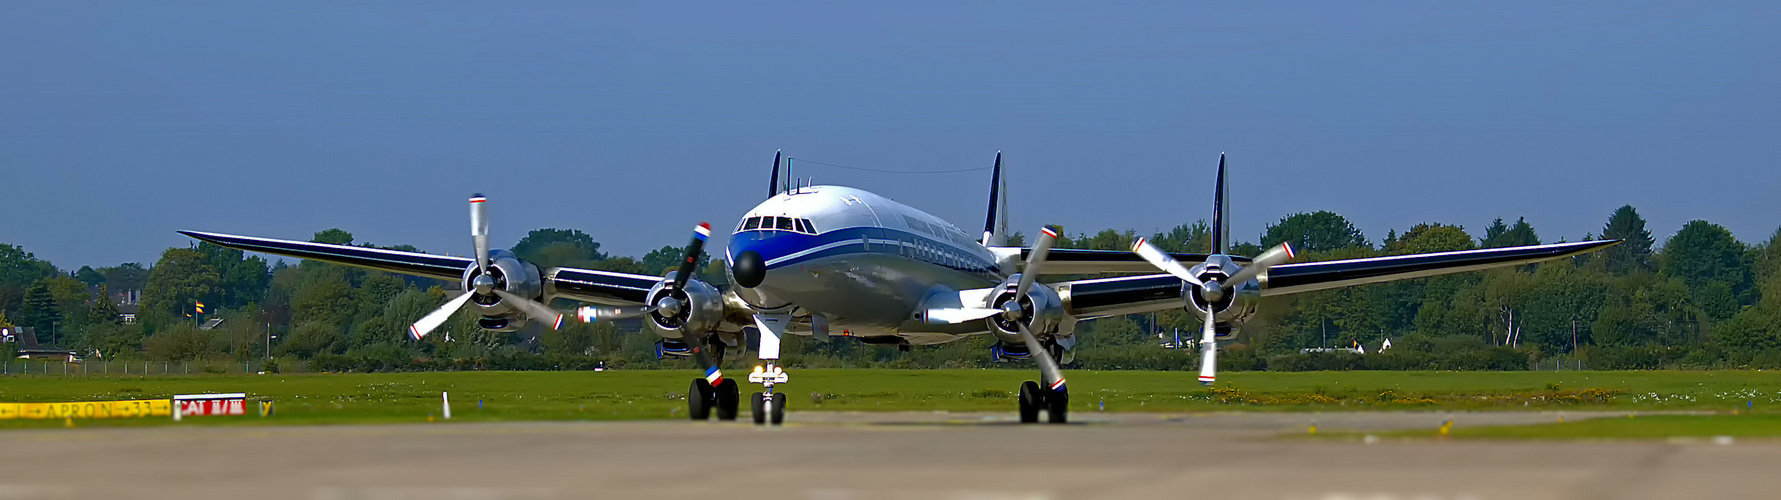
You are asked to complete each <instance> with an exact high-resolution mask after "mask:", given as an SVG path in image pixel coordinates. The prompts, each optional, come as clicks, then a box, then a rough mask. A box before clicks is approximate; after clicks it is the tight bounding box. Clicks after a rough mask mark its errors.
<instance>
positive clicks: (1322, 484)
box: [0, 412, 1781, 500]
mask: <svg viewBox="0 0 1781 500" xmlns="http://www.w3.org/2000/svg"><path fill="white" fill-rule="evenodd" d="M1621 415H1624V414H1609V415H1587V414H1579V413H1570V414H1567V417H1568V418H1571V419H1576V418H1584V417H1589V416H1621ZM1450 417H1451V418H1453V419H1454V424H1455V426H1457V427H1463V426H1473V425H1497V424H1519V423H1535V422H1550V421H1554V420H1556V419H1557V417H1558V414H1555V413H1459V414H1451V413H1324V414H1308V413H1240V414H1239V413H1228V414H1190V415H1157V414H1083V415H1075V416H1074V418H1075V420H1077V422H1076V423H1073V424H1071V425H1062V426H1051V425H1027V426H1022V425H1018V424H1015V423H1012V422H1011V421H1010V419H1011V416H1009V415H1001V414H995V415H974V414H946V413H821V412H803V413H799V412H794V413H792V414H791V415H790V416H788V421H791V422H792V423H790V424H788V425H787V426H785V427H782V428H756V427H754V426H752V425H748V424H738V423H716V422H712V423H694V422H685V421H652V422H586V423H580V422H560V423H499V424H443V423H441V424H416V425H388V426H335V427H326V426H320V427H259V428H239V427H236V428H216V427H161V428H146V429H53V430H48V429H46V430H24V431H5V432H0V499H13V498H154V499H161V498H166V499H173V498H179V499H186V498H250V497H251V498H266V499H319V500H334V499H340V500H347V499H355V500H356V499H367V500H385V499H389V500H394V499H528V500H529V499H557V498H694V497H701V498H726V499H727V498H772V499H812V500H844V499H960V500H1002V499H1006V500H1016V499H1019V500H1047V499H1067V498H1264V499H1329V500H1347V499H1352V500H1388V499H1418V500H1439V499H1455V500H1457V499H1499V498H1500V499H1508V498H1516V499H1543V498H1603V499H1606V498H1772V497H1775V496H1778V495H1781V473H1776V472H1775V466H1776V464H1778V463H1781V443H1775V442H1759V441H1751V442H1746V441H1739V442H1735V443H1730V444H1721V443H1714V442H1712V441H1710V440H1709V441H1700V442H1627V443H1556V442H1531V443H1522V442H1458V441H1397V440H1383V441H1380V442H1377V443H1372V444H1369V443H1367V442H1366V441H1365V440H1326V439H1303V438H1299V437H1296V436H1298V435H1303V434H1305V433H1306V431H1307V427H1308V425H1309V424H1310V423H1312V422H1313V421H1315V422H1316V423H1317V424H1318V425H1319V428H1320V431H1322V432H1325V433H1328V432H1332V431H1343V430H1357V431H1360V432H1369V431H1373V430H1380V431H1383V430H1390V429H1425V430H1427V431H1428V432H1429V433H1430V434H1433V433H1434V432H1435V431H1434V429H1435V428H1436V427H1438V426H1439V425H1440V424H1441V422H1442V421H1443V420H1445V419H1447V418H1450ZM1283 436H1285V437H1283Z"/></svg>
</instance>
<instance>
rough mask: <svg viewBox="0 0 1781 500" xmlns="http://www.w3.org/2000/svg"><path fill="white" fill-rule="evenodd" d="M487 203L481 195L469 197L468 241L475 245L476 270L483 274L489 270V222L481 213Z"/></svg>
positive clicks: (486, 199)
mask: <svg viewBox="0 0 1781 500" xmlns="http://www.w3.org/2000/svg"><path fill="white" fill-rule="evenodd" d="M487 202H488V198H486V197H483V196H482V194H481V193H478V194H473V195H470V241H471V242H472V243H475V244H476V270H477V272H484V273H486V272H488V269H489V220H488V218H487V217H485V216H484V213H483V210H485V209H484V208H483V204H484V203H487Z"/></svg>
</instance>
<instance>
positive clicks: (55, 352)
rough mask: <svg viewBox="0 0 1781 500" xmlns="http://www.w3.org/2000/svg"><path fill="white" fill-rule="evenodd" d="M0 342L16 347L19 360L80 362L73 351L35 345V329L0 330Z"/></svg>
mask: <svg viewBox="0 0 1781 500" xmlns="http://www.w3.org/2000/svg"><path fill="white" fill-rule="evenodd" d="M0 340H5V341H6V342H11V343H13V344H16V345H17V346H18V351H19V359H59V360H62V361H70V362H72V361H80V356H76V355H75V354H74V351H71V350H68V349H62V348H59V347H56V346H42V345H38V344H37V329H35V328H31V327H28V326H17V327H10V328H0Z"/></svg>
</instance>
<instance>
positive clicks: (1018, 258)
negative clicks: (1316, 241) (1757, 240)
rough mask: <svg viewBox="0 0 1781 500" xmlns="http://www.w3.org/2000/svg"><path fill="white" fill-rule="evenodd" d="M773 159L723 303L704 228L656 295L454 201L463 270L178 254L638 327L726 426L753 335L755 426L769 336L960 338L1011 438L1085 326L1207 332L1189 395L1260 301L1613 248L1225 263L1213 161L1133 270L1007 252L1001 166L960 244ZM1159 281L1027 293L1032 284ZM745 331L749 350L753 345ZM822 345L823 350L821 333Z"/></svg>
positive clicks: (698, 402)
mask: <svg viewBox="0 0 1781 500" xmlns="http://www.w3.org/2000/svg"><path fill="white" fill-rule="evenodd" d="M779 172H780V156H779V155H775V157H774V161H773V176H772V178H771V179H770V181H769V190H768V197H767V200H766V201H765V202H762V203H761V204H760V205H758V206H756V207H754V209H752V210H749V211H748V213H746V214H744V215H743V216H742V217H741V219H740V220H739V221H737V223H736V224H735V225H734V226H732V227H733V229H732V234H731V237H730V241H729V244H728V245H727V246H726V248H724V249H723V256H724V259H725V261H726V262H727V263H728V264H729V265H728V271H727V272H726V274H725V278H726V280H727V281H728V283H724V284H712V283H706V282H705V281H702V280H700V279H697V278H695V277H694V274H695V271H696V268H697V265H698V264H699V263H701V262H704V260H705V259H704V256H703V250H704V244H705V241H706V239H707V238H709V237H710V234H711V227H710V226H709V225H707V224H703V223H701V224H699V225H698V226H696V228H695V231H694V235H693V239H692V241H691V243H690V244H689V245H688V247H687V253H686V258H685V259H684V260H683V261H682V263H681V265H680V267H679V269H678V270H675V271H673V272H670V273H668V275H667V276H647V275H637V274H626V273H616V272H607V271H596V270H589V269H576V268H567V267H554V268H548V269H540V268H538V266H536V265H534V264H531V263H528V262H525V261H523V260H521V259H520V258H519V257H518V256H516V255H515V254H513V253H512V252H511V251H507V250H491V249H490V248H489V241H488V220H487V218H486V217H485V213H484V211H485V206H486V204H487V199H486V198H484V197H483V196H481V195H476V196H473V197H472V198H470V225H471V240H472V243H473V244H474V247H475V252H476V254H475V257H474V258H466V257H453V256H443V255H431V254H425V253H416V252H403V251H395V250H380V249H372V248H363V247H354V246H343V245H330V244H324V243H310V242H301V241H288V240H276V239H267V238H256V237H249V236H236V235H229V234H219V233H210V232H198V231H181V233H182V234H185V235H187V236H190V237H192V238H196V239H199V240H202V241H207V242H210V243H214V244H217V245H222V246H225V247H230V248H236V249H241V250H246V251H252V252H260V253H266V254H272V255H280V256H286V257H294V258H301V259H312V260H318V261H324V262H331V263H336V264H344V265H349V266H358V267H363V268H369V269H376V270H381V271H388V272H394V273H400V274H407V275H412V276H420V277H428V278H435V279H439V280H445V281H457V282H458V283H460V284H461V285H462V286H463V289H464V290H465V291H466V293H464V294H462V295H459V296H458V297H456V298H454V299H452V300H451V301H450V302H448V303H446V304H445V305H444V306H442V307H441V308H440V309H438V310H436V311H434V312H433V313H431V314H428V315H427V316H426V317H424V318H422V319H421V320H420V321H417V322H415V323H414V324H413V325H412V326H410V327H409V331H408V333H409V335H410V336H411V337H413V338H415V339H419V338H422V337H424V336H426V335H427V334H428V333H430V332H431V331H432V330H434V329H436V328H438V327H439V326H440V325H442V324H444V323H445V321H446V320H447V319H448V318H449V317H450V316H451V315H452V314H454V313H456V312H457V311H458V310H460V309H464V308H469V309H471V310H472V311H473V312H474V313H475V314H477V315H479V316H480V317H481V319H480V320H479V326H481V327H482V328H485V329H489V330H495V331H514V330H517V329H519V328H521V327H523V326H525V325H526V324H527V323H528V322H538V323H541V324H543V325H544V326H546V327H550V328H561V327H562V326H563V324H564V322H565V321H568V320H579V321H585V322H592V321H600V320H614V319H621V318H637V317H641V318H642V319H643V320H644V322H645V323H646V324H648V325H649V327H650V329H651V330H652V331H653V332H655V334H657V335H659V336H660V337H662V340H661V343H662V345H663V346H664V347H665V352H667V353H669V354H672V355H679V356H687V357H691V358H693V359H694V360H696V362H697V363H698V364H699V366H700V368H701V370H702V372H703V375H702V376H700V377H696V378H694V379H693V382H692V387H691V389H690V390H689V392H688V393H687V404H688V409H689V410H690V411H689V414H690V415H691V417H692V418H693V419H694V420H708V419H710V418H711V414H712V413H713V412H715V413H716V414H717V418H718V419H719V420H735V419H736V418H737V417H738V415H739V413H740V412H739V409H740V408H739V407H740V404H741V401H742V398H741V397H740V389H739V387H738V383H737V381H736V379H733V378H728V377H726V376H724V373H723V371H722V366H723V361H724V359H725V358H733V357H736V356H738V355H740V354H742V353H743V352H744V351H745V350H746V349H747V348H748V346H749V344H750V342H748V341H747V339H748V338H750V337H751V336H752V335H751V333H753V334H755V335H758V336H759V339H760V342H759V347H758V348H756V357H757V358H758V359H760V360H761V365H759V366H756V367H754V369H753V371H751V372H750V373H748V375H747V377H746V378H747V381H748V382H749V383H751V384H759V385H760V386H761V391H760V392H755V393H753V394H752V395H751V397H750V399H749V404H750V409H751V410H752V414H753V415H752V416H753V419H754V422H755V423H756V424H768V423H771V424H774V425H778V424H780V423H782V422H783V421H784V418H785V407H786V399H785V394H784V393H783V392H777V391H776V388H775V386H776V385H778V384H784V383H787V382H788V381H789V380H790V376H789V375H788V374H787V373H786V372H785V370H784V369H783V367H781V366H779V365H778V362H779V359H780V343H781V340H782V339H783V338H784V336H785V335H788V334H792V335H807V336H814V337H819V338H827V337H830V336H831V335H838V336H847V337H852V338H855V339H857V340H859V341H862V342H867V343H873V344H890V345H899V346H915V345H934V344H944V343H948V342H955V341H959V340H961V339H965V338H967V337H972V336H977V335H992V336H994V337H995V338H996V342H995V345H994V346H993V347H992V349H991V355H992V356H995V357H996V358H997V359H998V360H1018V359H1031V360H1033V361H1034V362H1035V363H1036V364H1037V365H1038V367H1039V380H1038V381H1027V382H1025V383H1023V384H1021V387H1020V393H1019V394H1020V395H1019V412H1020V420H1021V422H1023V423H1034V422H1038V421H1039V417H1040V415H1041V413H1043V414H1044V415H1045V416H1046V419H1047V420H1048V421H1049V422H1052V423H1063V422H1066V421H1067V420H1068V416H1067V407H1068V404H1069V389H1068V386H1067V385H1066V384H1065V380H1064V373H1063V369H1062V368H1061V364H1068V363H1069V362H1070V361H1071V360H1072V359H1074V354H1073V350H1074V347H1075V346H1076V337H1075V330H1076V325H1077V323H1078V322H1080V321H1084V320H1090V319H1094V318H1100V317H1106V316H1114V315H1122V314H1132V313H1143V312H1151V311H1160V310H1165V309H1170V308H1177V307H1179V308H1185V309H1186V310H1187V311H1188V312H1189V313H1193V314H1196V315H1198V316H1201V317H1204V318H1205V320H1204V326H1203V329H1202V338H1201V342H1200V346H1201V352H1202V355H1201V356H1202V357H1201V365H1200V375H1199V380H1200V381H1201V382H1202V383H1205V384H1211V383H1213V382H1214V381H1215V380H1216V373H1215V368H1216V367H1217V365H1218V363H1217V353H1218V349H1217V341H1218V340H1220V339H1228V338H1230V337H1231V336H1232V335H1234V334H1235V333H1236V332H1237V330H1238V328H1239V327H1241V325H1242V324H1243V323H1244V322H1245V321H1247V320H1248V319H1250V318H1251V317H1252V316H1253V315H1254V313H1255V310H1256V304H1257V303H1258V302H1259V301H1260V300H1261V299H1262V298H1265V297H1271V296H1277V295H1285V294H1290V293H1298V292H1305V291H1312V290H1323V289H1329V288H1337V287H1345V286H1354V285H1360V284H1367V283H1379V282H1385V281H1392V280H1400V279H1408V278H1420V277H1427V276H1435V275H1440V274H1449V273H1458V272H1465V271H1476V270H1482V269H1490V268H1496V267H1506V266H1518V265H1525V264H1529V263H1534V262H1540V261H1545V260H1552V259H1558V258H1563V257H1568V256H1573V255H1577V254H1581V253H1585V252H1590V251H1595V250H1600V249H1602V248H1605V247H1608V246H1610V245H1614V244H1616V243H1619V241H1618V240H1598V241H1582V242H1574V243H1557V244H1550V245H1534V246H1523V247H1513V248H1490V249H1483V250H1468V251H1459V252H1443V253H1431V254H1416V255H1399V256H1390V257H1377V258H1365V259H1349V260H1335V261H1325V262H1312V263H1297V264H1295V263H1290V261H1291V260H1292V259H1293V258H1294V253H1293V249H1292V248H1291V247H1290V246H1288V245H1286V244H1281V245H1279V246H1276V247H1273V248H1270V249H1268V250H1267V251H1265V252H1263V253H1262V254H1261V255H1258V256H1256V257H1255V258H1247V257H1242V256H1238V255H1231V254H1230V235H1229V221H1228V210H1227V207H1226V201H1227V200H1226V198H1227V196H1226V195H1227V193H1228V190H1227V187H1226V183H1225V159H1224V156H1223V155H1220V157H1219V163H1218V177H1217V181H1216V182H1215V185H1214V188H1215V195H1214V201H1213V207H1212V209H1213V210H1212V219H1211V220H1212V226H1211V234H1212V245H1211V248H1210V249H1209V253H1206V254H1194V253H1171V252H1165V251H1163V250H1161V249H1158V248H1156V247H1155V246H1154V245H1152V244H1151V243H1149V242H1148V241H1146V240H1145V239H1143V238H1139V239H1138V240H1137V241H1135V242H1133V245H1132V251H1130V252H1125V251H1106V250H1076V249H1052V248H1051V246H1052V243H1053V242H1054V240H1055V239H1056V238H1057V236H1058V233H1057V230H1056V229H1053V228H1051V227H1044V228H1041V230H1040V231H1039V233H1038V236H1037V237H1036V238H1035V241H1034V242H1033V244H1032V246H1030V247H1028V248H1019V247H1009V246H1005V244H1004V242H1005V241H1006V238H1007V235H1008V230H1007V224H1006V212H1007V210H1006V207H1005V205H1006V202H1005V200H1006V197H1005V196H1002V194H1001V193H1002V192H1003V191H1005V188H1006V185H1005V184H1006V183H1005V180H1004V178H1003V176H1002V155H1001V153H997V154H996V162H995V167H994V169H993V173H992V176H991V188H990V199H989V210H988V217H987V218H986V219H985V222H984V229H983V233H982V236H981V237H976V238H974V237H972V236H971V235H968V234H967V233H965V232H964V231H962V230H960V229H959V228H958V227H957V226H954V225H952V224H949V223H947V222H946V221H943V220H941V219H940V218H938V217H935V216H933V215H930V214H928V213H927V212H923V211H921V210H917V209H915V208H912V207H909V206H907V205H904V204H902V203H898V202H896V201H893V200H891V199H889V198H885V197H883V196H879V195H877V194H874V193H871V192H868V191H864V190H861V189H855V188H851V187H844V186H789V185H781V183H780V180H779ZM1154 270H1161V271H1163V272H1162V273H1160V274H1144V275H1133V276H1118V277H1110V278H1097V279H1084V280H1071V281H1061V282H1055V283H1039V282H1038V279H1037V278H1038V277H1039V276H1041V275H1046V274H1054V275H1055V274H1072V275H1085V274H1106V273H1139V272H1146V271H1154ZM554 299H569V300H573V301H579V302H582V303H584V304H587V305H586V306H584V307H581V308H580V309H578V310H577V311H575V312H574V313H573V314H570V313H564V312H559V311H556V310H554V309H551V308H550V307H547V306H545V305H544V304H545V303H548V302H549V301H551V300H554ZM751 331H752V332H751ZM837 332H839V333H837Z"/></svg>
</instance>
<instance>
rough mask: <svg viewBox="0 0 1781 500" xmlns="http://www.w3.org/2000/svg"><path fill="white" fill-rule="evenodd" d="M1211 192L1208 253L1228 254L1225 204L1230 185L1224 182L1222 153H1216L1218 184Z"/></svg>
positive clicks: (1229, 242) (1229, 214)
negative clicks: (1210, 224)
mask: <svg viewBox="0 0 1781 500" xmlns="http://www.w3.org/2000/svg"><path fill="white" fill-rule="evenodd" d="M1214 189H1216V190H1217V191H1216V192H1214V193H1213V194H1212V249H1211V252H1210V253H1215V254H1229V253H1230V252H1231V224H1230V218H1231V212H1230V210H1229V209H1228V208H1227V207H1226V206H1225V200H1226V199H1228V198H1230V193H1231V190H1230V187H1229V186H1227V185H1225V182H1224V153H1219V154H1218V185H1217V187H1215V188H1214Z"/></svg>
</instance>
